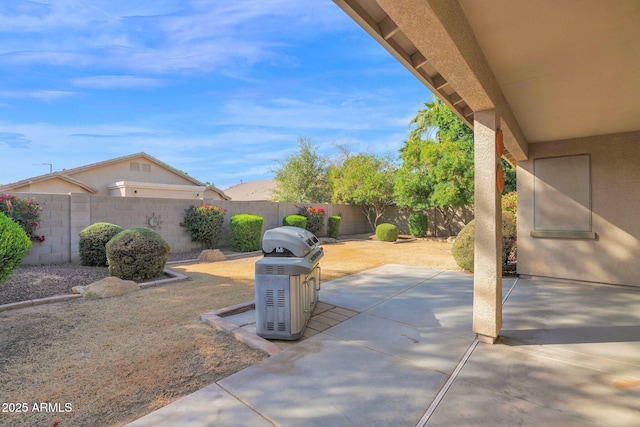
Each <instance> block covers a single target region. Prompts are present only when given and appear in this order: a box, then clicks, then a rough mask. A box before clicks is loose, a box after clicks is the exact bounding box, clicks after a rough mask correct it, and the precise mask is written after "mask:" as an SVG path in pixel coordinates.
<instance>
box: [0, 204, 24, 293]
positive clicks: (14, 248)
mask: <svg viewBox="0 0 640 427" xmlns="http://www.w3.org/2000/svg"><path fill="white" fill-rule="evenodd" d="M29 249H31V239H29V236H27V233H25V231H24V230H23V229H22V227H20V225H18V223H16V222H15V221H13V220H12V219H11V218H9V217H7V216H6V215H5V214H3V213H2V212H0V283H1V282H4V281H5V280H7V279H8V278H9V277H10V276H11V274H12V273H13V270H14V269H15V268H16V267H17V266H19V265H20V263H21V262H22V259H23V258H24V257H25V255H27V252H29Z"/></svg>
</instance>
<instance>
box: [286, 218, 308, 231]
mask: <svg viewBox="0 0 640 427" xmlns="http://www.w3.org/2000/svg"><path fill="white" fill-rule="evenodd" d="M282 225H291V226H294V227H300V228H304V229H306V228H307V218H306V217H304V216H302V215H287V216H285V217H284V218H282Z"/></svg>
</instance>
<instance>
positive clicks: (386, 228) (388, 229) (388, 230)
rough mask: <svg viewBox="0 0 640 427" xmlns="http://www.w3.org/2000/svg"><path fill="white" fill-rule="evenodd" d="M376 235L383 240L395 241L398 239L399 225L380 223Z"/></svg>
mask: <svg viewBox="0 0 640 427" xmlns="http://www.w3.org/2000/svg"><path fill="white" fill-rule="evenodd" d="M376 237H377V238H378V240H380V241H381V242H395V241H396V239H398V227H396V226H395V225H393V224H387V223H383V224H379V225H378V226H377V227H376Z"/></svg>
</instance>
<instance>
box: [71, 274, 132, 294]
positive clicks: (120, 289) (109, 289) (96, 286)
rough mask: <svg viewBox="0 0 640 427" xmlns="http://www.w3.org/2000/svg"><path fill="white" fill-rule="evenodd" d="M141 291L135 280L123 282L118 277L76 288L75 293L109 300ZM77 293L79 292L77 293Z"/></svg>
mask: <svg viewBox="0 0 640 427" xmlns="http://www.w3.org/2000/svg"><path fill="white" fill-rule="evenodd" d="M139 289H140V285H138V284H137V283H136V282H134V281H133V280H122V279H120V278H118V277H106V278H104V279H102V280H98V281H97V282H93V283H92V284H90V285H88V286H76V287H74V289H73V290H72V292H73V293H80V294H82V296H83V297H85V298H109V297H115V296H118V295H124V294H126V293H129V292H133V291H137V290H139ZM76 291H77V292H76Z"/></svg>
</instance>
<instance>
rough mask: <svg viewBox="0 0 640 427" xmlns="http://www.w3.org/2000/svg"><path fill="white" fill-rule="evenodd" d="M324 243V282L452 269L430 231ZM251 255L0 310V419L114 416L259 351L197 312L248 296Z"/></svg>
mask: <svg viewBox="0 0 640 427" xmlns="http://www.w3.org/2000/svg"><path fill="white" fill-rule="evenodd" d="M324 249H325V257H324V258H323V259H322V261H321V266H322V273H323V281H325V282H326V281H328V280H333V279H336V278H339V277H342V276H346V275H349V274H353V273H357V272H359V271H364V270H368V269H371V268H375V267H377V266H380V265H384V264H390V263H394V264H406V265H416V266H429V267H435V268H441V269H449V270H451V269H453V270H458V268H457V266H456V265H455V262H454V261H453V259H452V257H451V244H449V243H447V242H446V241H441V240H438V239H432V240H427V239H425V240H418V241H414V242H410V243H402V244H390V243H383V242H377V241H370V240H369V241H350V242H339V243H337V244H331V245H325V246H324ZM258 259H260V257H259V256H254V257H249V258H240V259H233V260H227V261H222V262H214V263H183V264H172V265H171V266H170V268H172V269H174V270H175V271H178V272H180V273H183V274H186V275H187V276H188V277H189V280H188V281H186V282H182V283H176V284H171V285H166V286H162V287H157V288H151V289H144V290H141V291H138V292H133V293H130V294H127V295H123V296H121V297H115V298H108V299H102V300H83V299H77V300H73V301H68V302H62V303H56V304H49V305H43V306H35V307H29V308H25V309H20V310H11V311H5V312H0V404H3V405H5V404H6V405H5V406H6V407H5V408H0V425H2V426H5V425H6V426H51V425H53V424H54V423H55V422H56V421H60V424H59V425H60V426H61V427H62V426H97V425H100V426H121V425H124V424H126V423H128V422H130V421H133V420H135V419H137V418H139V417H142V416H143V415H145V414H147V413H149V412H151V411H153V410H155V409H158V408H160V407H162V406H165V405H167V404H168V403H170V402H172V401H174V400H176V399H178V398H180V397H182V396H185V395H187V394H189V393H192V392H194V391H196V390H198V389H200V388H202V387H204V386H206V385H208V384H211V383H213V382H215V381H218V380H220V379H222V378H224V377H226V376H228V375H231V374H232V373H235V372H237V371H239V370H242V369H244V368H245V367H248V366H250V365H252V364H255V363H257V362H258V361H260V360H262V359H263V358H264V357H266V356H265V355H264V354H262V353H260V352H257V351H255V350H252V349H250V348H248V347H246V346H245V345H244V344H241V343H239V342H237V341H235V340H234V339H233V338H231V337H230V336H228V335H226V334H223V333H220V332H217V331H215V330H214V329H213V328H212V327H210V326H208V325H207V324H205V323H203V322H201V321H200V320H199V316H200V315H201V314H203V313H206V312H209V311H212V310H216V309H220V308H224V307H228V306H230V305H233V304H238V303H242V302H246V301H249V300H252V299H253V298H254V277H253V275H254V265H255V262H256V261H257V260H258ZM43 274H46V273H43ZM60 274H62V273H60ZM82 276H83V277H84V276H85V274H84V273H83V274H82ZM43 280H44V279H43ZM67 281H68V282H73V283H68V284H69V285H75V284H80V283H76V281H79V279H78V278H77V276H70V277H69V278H68V279H67ZM34 283H36V282H34ZM2 286H3V285H0V293H2ZM41 403H44V404H45V406H40V404H41ZM9 404H13V405H9ZM23 404H24V405H23ZM34 405H35V406H34ZM34 408H36V409H39V408H45V409H47V410H45V411H38V410H35V409H34ZM2 409H6V411H4V412H2V411H1V410H2ZM9 410H11V411H9ZM18 410H20V411H21V412H17V411H18Z"/></svg>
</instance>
